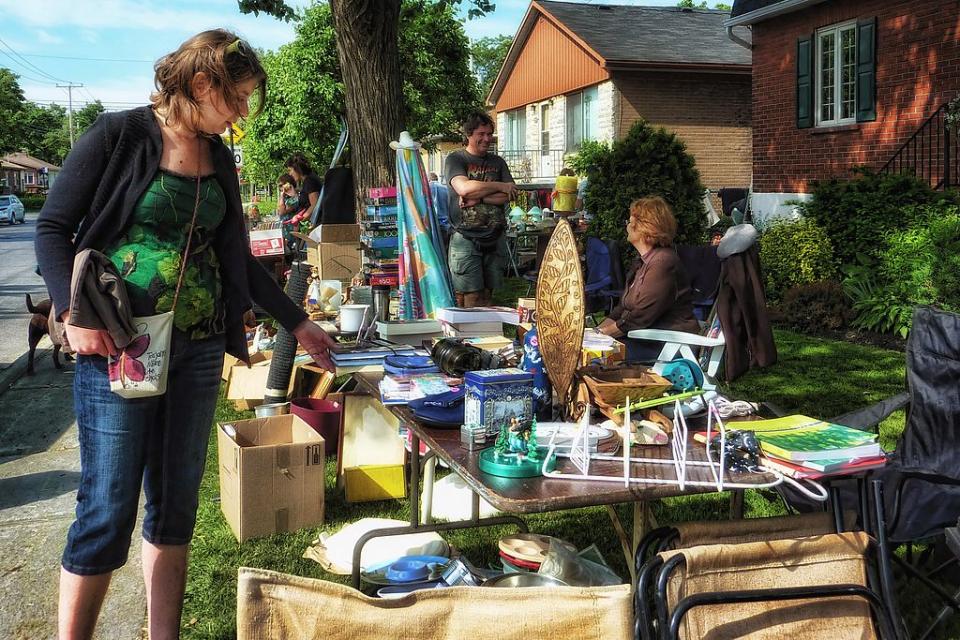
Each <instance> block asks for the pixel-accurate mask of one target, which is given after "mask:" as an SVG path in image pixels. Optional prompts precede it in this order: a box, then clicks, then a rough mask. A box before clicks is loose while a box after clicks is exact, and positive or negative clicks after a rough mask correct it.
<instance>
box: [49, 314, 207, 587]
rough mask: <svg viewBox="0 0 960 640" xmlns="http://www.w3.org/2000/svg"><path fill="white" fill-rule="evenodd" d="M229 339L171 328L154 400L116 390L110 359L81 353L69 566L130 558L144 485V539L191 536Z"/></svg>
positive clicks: (91, 568) (87, 567)
mask: <svg viewBox="0 0 960 640" xmlns="http://www.w3.org/2000/svg"><path fill="white" fill-rule="evenodd" d="M224 345H225V339H224V336H223V335H218V336H214V337H211V338H205V339H202V340H191V339H190V338H188V337H187V335H186V334H184V333H182V332H180V331H176V330H175V331H174V332H173V339H172V341H171V358H170V368H169V371H168V375H167V392H166V393H165V394H164V395H162V396H155V397H152V398H136V399H125V398H121V397H120V396H118V395H116V394H115V393H113V392H111V391H110V382H109V379H108V377H107V359H106V358H104V357H101V356H82V355H81V356H78V357H77V364H76V370H75V378H74V385H73V394H74V407H75V410H76V415H77V425H78V428H79V435H80V487H79V490H78V492H77V511H76V515H77V518H76V520H75V521H74V523H73V524H72V525H71V526H70V531H69V532H68V534H67V545H66V548H65V549H64V551H63V559H62V565H63V568H64V569H66V570H67V571H69V572H70V573H74V574H78V575H99V574H104V573H108V572H110V571H113V570H114V569H117V568H119V567H121V566H123V565H124V564H125V563H126V561H127V555H128V552H129V550H130V539H131V535H132V533H133V528H134V525H135V524H136V520H137V511H138V505H139V501H140V487H141V486H143V492H144V496H145V502H146V513H145V516H144V520H143V539H144V540H146V541H147V542H150V543H153V544H158V545H185V544H188V543H189V542H190V539H191V538H192V537H193V527H194V524H195V522H196V517H197V504H198V493H199V489H200V479H201V477H202V476H203V468H204V463H205V461H206V456H207V443H208V440H209V437H210V425H211V423H212V422H213V414H214V410H215V408H216V403H217V392H218V389H219V386H220V371H221V368H222V366H223V352H224Z"/></svg>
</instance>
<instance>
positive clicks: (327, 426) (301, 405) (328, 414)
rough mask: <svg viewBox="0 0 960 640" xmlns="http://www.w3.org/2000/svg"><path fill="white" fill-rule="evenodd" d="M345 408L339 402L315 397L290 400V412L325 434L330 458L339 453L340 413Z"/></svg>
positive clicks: (325, 450)
mask: <svg viewBox="0 0 960 640" xmlns="http://www.w3.org/2000/svg"><path fill="white" fill-rule="evenodd" d="M342 410H343V408H342V407H341V405H340V403H339V402H333V401H332V400H314V399H313V398H294V399H293V400H291V401H290V413H292V414H293V415H295V416H297V417H299V418H300V419H301V420H303V421H304V422H306V423H307V424H308V425H310V426H311V427H312V428H313V430H314V431H316V432H317V433H319V434H320V435H321V436H323V439H324V447H323V449H324V455H325V456H326V457H328V458H330V457H335V456H336V455H337V443H338V442H339V440H340V413H341V411H342Z"/></svg>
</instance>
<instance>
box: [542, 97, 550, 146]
mask: <svg viewBox="0 0 960 640" xmlns="http://www.w3.org/2000/svg"><path fill="white" fill-rule="evenodd" d="M540 153H541V155H547V154H548V153H550V105H549V104H542V105H540Z"/></svg>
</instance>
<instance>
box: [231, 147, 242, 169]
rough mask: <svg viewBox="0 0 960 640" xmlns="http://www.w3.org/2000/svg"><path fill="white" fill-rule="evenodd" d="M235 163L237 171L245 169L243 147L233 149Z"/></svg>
mask: <svg viewBox="0 0 960 640" xmlns="http://www.w3.org/2000/svg"><path fill="white" fill-rule="evenodd" d="M233 162H234V164H236V165H237V169H242V168H243V147H234V148H233Z"/></svg>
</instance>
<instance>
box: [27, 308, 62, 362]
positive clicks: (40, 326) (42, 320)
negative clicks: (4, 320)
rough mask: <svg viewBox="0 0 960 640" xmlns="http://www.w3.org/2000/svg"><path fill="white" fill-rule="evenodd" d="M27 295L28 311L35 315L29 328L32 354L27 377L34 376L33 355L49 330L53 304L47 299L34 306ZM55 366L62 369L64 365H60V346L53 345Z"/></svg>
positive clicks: (28, 336)
mask: <svg viewBox="0 0 960 640" xmlns="http://www.w3.org/2000/svg"><path fill="white" fill-rule="evenodd" d="M26 295H27V311H29V312H30V313H32V314H33V317H31V318H30V325H29V326H28V327H27V340H28V343H29V346H30V354H29V356H28V358H27V375H30V376H32V375H33V354H34V353H35V352H36V350H37V345H38V344H40V339H41V338H43V336H45V335H47V333H48V332H49V329H48V327H47V316H49V315H50V307H51V306H52V305H53V303H52V302H51V301H50V300H49V299H47V300H44V301H43V302H40V303H38V304H36V305H35V304H33V300H31V299H30V294H29V293H28V294H26ZM53 366H55V367H56V368H57V369H62V368H63V365H62V364H60V345H58V344H54V345H53Z"/></svg>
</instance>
